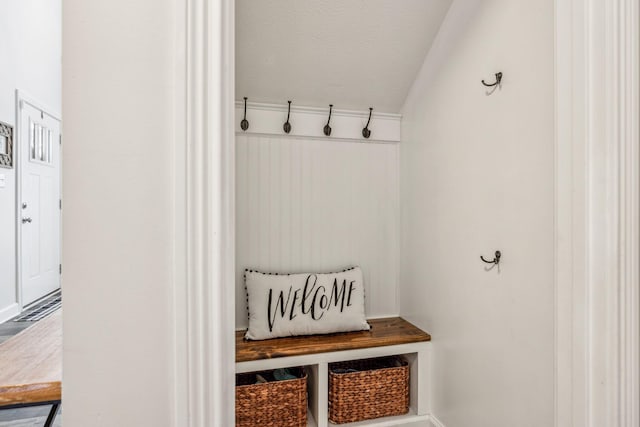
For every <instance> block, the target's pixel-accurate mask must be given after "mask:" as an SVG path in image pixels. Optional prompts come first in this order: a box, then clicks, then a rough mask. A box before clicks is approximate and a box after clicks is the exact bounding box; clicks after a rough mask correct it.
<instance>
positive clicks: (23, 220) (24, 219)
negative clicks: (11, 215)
mask: <svg viewBox="0 0 640 427" xmlns="http://www.w3.org/2000/svg"><path fill="white" fill-rule="evenodd" d="M25 222H31V218H29V217H26V218H22V223H23V224H24V223H25Z"/></svg>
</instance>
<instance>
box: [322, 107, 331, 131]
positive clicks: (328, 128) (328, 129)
mask: <svg viewBox="0 0 640 427" xmlns="http://www.w3.org/2000/svg"><path fill="white" fill-rule="evenodd" d="M332 109H333V104H329V119H327V124H326V125H324V134H325V135H327V136H330V135H331V126H329V122H330V121H331V110H332Z"/></svg>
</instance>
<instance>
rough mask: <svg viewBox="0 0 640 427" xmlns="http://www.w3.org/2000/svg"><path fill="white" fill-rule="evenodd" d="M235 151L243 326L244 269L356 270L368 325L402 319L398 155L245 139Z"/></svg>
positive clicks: (243, 319) (373, 147) (355, 145)
mask: <svg viewBox="0 0 640 427" xmlns="http://www.w3.org/2000/svg"><path fill="white" fill-rule="evenodd" d="M294 123H295V122H294ZM358 125H359V123H358ZM320 127H322V125H321V126H320ZM360 129H361V127H360V128H358V130H360ZM236 144H237V145H236V192H237V193H236V203H237V208H236V212H237V214H236V218H237V220H236V266H237V269H238V275H237V280H236V326H237V327H238V328H242V327H246V326H247V310H246V304H245V302H246V293H245V289H244V282H243V274H242V273H243V271H244V269H245V268H254V269H258V270H262V271H269V272H310V271H317V272H331V271H338V270H341V269H343V268H345V267H349V266H353V265H358V266H361V267H362V270H363V273H364V282H365V296H366V299H365V304H366V306H365V308H366V313H367V316H369V317H379V316H389V315H397V314H398V301H397V286H398V252H399V241H398V227H397V224H398V221H399V218H398V210H399V209H398V164H399V159H398V156H399V153H398V149H399V145H398V144H376V143H364V142H358V141H349V142H347V141H344V140H340V141H336V140H330V139H328V138H325V139H324V140H322V139H320V140H318V139H309V138H305V137H288V136H277V135H272V136H269V135H263V136H256V135H246V134H239V135H237V137H236Z"/></svg>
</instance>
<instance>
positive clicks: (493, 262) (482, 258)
mask: <svg viewBox="0 0 640 427" xmlns="http://www.w3.org/2000/svg"><path fill="white" fill-rule="evenodd" d="M501 256H502V254H501V253H500V251H496V253H495V258H493V259H492V260H491V261H489V260H486V259H484V257H483V256H482V255H480V259H481V260H482V261H483V262H486V263H487V264H495V265H498V264H500V257H501Z"/></svg>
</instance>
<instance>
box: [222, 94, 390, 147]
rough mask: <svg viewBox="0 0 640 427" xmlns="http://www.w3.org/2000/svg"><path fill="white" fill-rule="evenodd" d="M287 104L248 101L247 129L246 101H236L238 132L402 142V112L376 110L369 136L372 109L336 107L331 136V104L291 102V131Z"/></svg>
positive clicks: (328, 139) (235, 124) (236, 127)
mask: <svg viewBox="0 0 640 427" xmlns="http://www.w3.org/2000/svg"><path fill="white" fill-rule="evenodd" d="M287 111H288V109H287V105H286V104H283V105H278V104H267V103H258V102H247V120H248V122H249V129H247V130H246V131H243V130H242V129H241V127H240V122H241V121H242V119H243V117H244V101H237V102H236V104H235V114H236V117H235V120H234V126H235V131H236V133H237V134H238V135H240V134H257V135H269V136H273V135H277V136H278V137H287V136H289V137H295V138H305V139H323V140H327V141H349V142H362V143H398V142H400V135H401V128H402V116H401V115H400V114H391V113H380V112H376V111H374V112H373V114H372V116H371V123H370V124H369V129H370V130H371V137H370V138H369V139H365V138H364V137H363V136H362V129H363V128H364V127H365V125H366V124H367V120H368V119H369V112H368V111H352V110H339V109H335V108H334V109H333V110H332V112H331V123H330V125H331V136H326V135H324V133H323V129H324V126H325V125H326V124H327V118H328V116H329V107H328V106H327V107H324V108H318V107H306V106H298V105H294V104H292V105H291V115H290V118H289V123H290V124H291V132H290V133H289V134H286V133H285V132H284V130H283V125H284V123H285V122H286V120H287Z"/></svg>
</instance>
